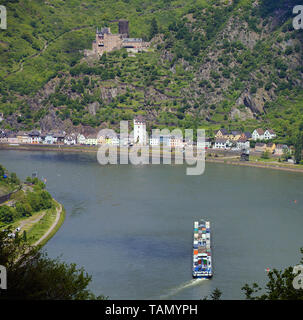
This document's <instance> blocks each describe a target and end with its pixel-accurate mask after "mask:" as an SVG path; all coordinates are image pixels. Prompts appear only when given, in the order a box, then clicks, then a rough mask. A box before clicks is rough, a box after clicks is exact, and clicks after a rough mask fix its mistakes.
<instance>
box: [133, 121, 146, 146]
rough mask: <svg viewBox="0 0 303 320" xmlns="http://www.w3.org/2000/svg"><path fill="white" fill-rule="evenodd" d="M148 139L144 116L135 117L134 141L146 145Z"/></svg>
mask: <svg viewBox="0 0 303 320" xmlns="http://www.w3.org/2000/svg"><path fill="white" fill-rule="evenodd" d="M146 142H147V139H146V122H145V119H144V118H143V117H142V116H138V117H136V118H135V119H134V143H135V144H139V145H142V146H145V145H146Z"/></svg>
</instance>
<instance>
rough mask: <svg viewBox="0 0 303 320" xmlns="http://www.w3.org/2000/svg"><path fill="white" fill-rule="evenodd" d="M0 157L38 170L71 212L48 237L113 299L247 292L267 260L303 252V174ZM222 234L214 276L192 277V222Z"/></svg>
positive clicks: (34, 155) (83, 158) (289, 259)
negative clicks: (189, 171)
mask: <svg viewBox="0 0 303 320" xmlns="http://www.w3.org/2000/svg"><path fill="white" fill-rule="evenodd" d="M0 163H2V164H3V165H4V166H5V167H7V168H8V169H9V170H10V171H14V172H16V173H17V174H18V175H19V176H20V177H22V178H25V177H26V176H28V175H31V173H32V172H33V171H38V173H39V176H40V178H41V177H44V178H46V179H47V189H48V190H49V191H50V192H51V194H52V195H53V196H54V197H55V198H56V199H57V200H58V201H59V202H61V203H62V204H63V205H64V206H65V208H66V211H67V216H66V220H65V222H64V224H63V226H62V227H61V229H60V230H59V231H58V233H57V234H56V235H55V236H54V237H53V238H52V239H51V240H50V241H49V242H48V244H47V245H46V246H45V248H46V250H47V251H48V253H49V255H50V256H51V257H57V256H62V259H63V260H65V261H67V262H75V263H77V264H78V265H79V266H83V267H84V268H85V269H86V271H87V272H88V273H89V274H91V275H92V276H93V281H92V284H91V289H92V290H93V291H94V292H95V293H97V294H101V293H102V294H105V295H108V296H109V297H110V298H111V299H201V298H203V297H204V296H206V295H209V294H210V293H211V291H212V290H213V289H215V288H219V289H220V290H221V291H223V298H225V299H238V298H244V295H243V294H242V292H241V287H242V286H243V285H244V284H245V283H252V282H255V281H257V282H259V283H261V284H262V283H263V282H264V281H265V279H266V272H265V268H267V267H269V268H271V267H277V268H282V267H287V266H289V265H295V264H297V263H298V262H299V260H300V254H299V248H300V247H301V246H303V241H302V238H303V233H302V226H303V197H302V195H303V189H302V185H303V175H302V174H299V173H288V172H282V171H275V170H265V169H259V168H248V167H235V166H229V165H222V164H206V171H205V174H204V175H202V176H186V174H185V169H186V167H185V166H168V165H153V166H151V165H146V166H138V167H135V166H131V165H120V166H106V167H103V166H100V165H99V164H98V163H97V161H96V156H95V155H92V154H70V153H56V152H27V151H0ZM294 200H297V203H295V202H294ZM199 218H207V219H209V220H210V221H211V227H212V234H213V238H212V240H213V256H214V258H213V261H214V277H213V279H212V280H202V281H194V280H192V278H191V264H192V231H193V221H194V220H195V219H199Z"/></svg>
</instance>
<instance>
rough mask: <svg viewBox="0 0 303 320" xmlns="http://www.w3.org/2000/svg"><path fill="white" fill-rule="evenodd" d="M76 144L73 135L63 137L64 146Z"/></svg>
mask: <svg viewBox="0 0 303 320" xmlns="http://www.w3.org/2000/svg"><path fill="white" fill-rule="evenodd" d="M76 143H77V139H76V135H75V134H73V133H72V134H70V135H67V136H65V138H64V144H66V145H68V146H73V145H75V144H76Z"/></svg>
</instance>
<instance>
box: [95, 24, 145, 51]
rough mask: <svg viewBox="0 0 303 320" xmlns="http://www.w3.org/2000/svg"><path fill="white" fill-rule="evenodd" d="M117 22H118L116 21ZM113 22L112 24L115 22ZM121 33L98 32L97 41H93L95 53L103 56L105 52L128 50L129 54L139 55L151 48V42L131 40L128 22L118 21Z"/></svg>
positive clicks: (137, 39)
mask: <svg viewBox="0 0 303 320" xmlns="http://www.w3.org/2000/svg"><path fill="white" fill-rule="evenodd" d="M115 21H116V20H115ZM115 21H112V22H115ZM118 22H119V33H115V34H114V33H111V31H110V28H108V27H107V28H102V29H101V30H99V29H98V28H97V30H96V40H94V41H93V48H92V49H93V50H92V51H93V53H94V54H98V55H99V56H102V55H103V53H104V52H111V51H114V50H119V49H122V48H126V49H127V51H128V52H133V53H138V52H142V51H145V50H146V49H147V48H148V47H149V42H144V41H143V40H142V39H139V38H129V23H128V21H127V20H118Z"/></svg>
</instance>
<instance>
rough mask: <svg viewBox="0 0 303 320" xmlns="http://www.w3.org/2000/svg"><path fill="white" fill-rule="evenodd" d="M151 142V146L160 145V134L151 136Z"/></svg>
mask: <svg viewBox="0 0 303 320" xmlns="http://www.w3.org/2000/svg"><path fill="white" fill-rule="evenodd" d="M149 144H150V145H151V146H159V145H160V136H151V137H150V138H149Z"/></svg>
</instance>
